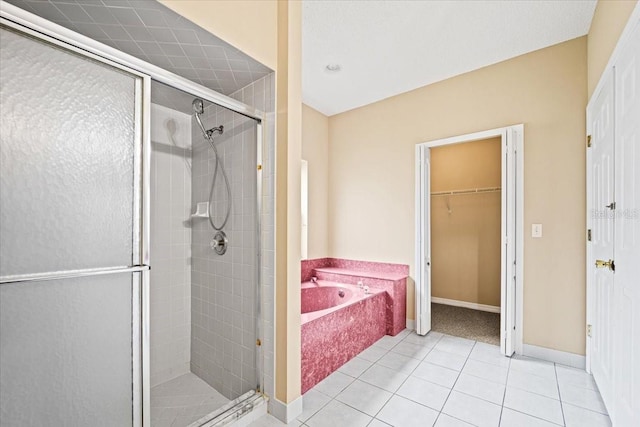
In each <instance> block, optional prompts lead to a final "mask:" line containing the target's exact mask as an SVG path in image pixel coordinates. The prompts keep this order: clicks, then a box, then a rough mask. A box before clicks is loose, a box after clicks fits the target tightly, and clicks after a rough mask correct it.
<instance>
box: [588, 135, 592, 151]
mask: <svg viewBox="0 0 640 427" xmlns="http://www.w3.org/2000/svg"><path fill="white" fill-rule="evenodd" d="M587 148H591V135H587Z"/></svg>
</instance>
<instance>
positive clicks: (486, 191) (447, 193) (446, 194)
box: [431, 187, 502, 196]
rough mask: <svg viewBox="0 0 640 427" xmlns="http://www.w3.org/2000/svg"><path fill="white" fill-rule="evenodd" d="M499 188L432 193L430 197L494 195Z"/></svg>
mask: <svg viewBox="0 0 640 427" xmlns="http://www.w3.org/2000/svg"><path fill="white" fill-rule="evenodd" d="M501 190H502V188H500V187H485V188H470V189H467V190H451V191H434V192H432V193H431V195H432V196H456V195H459V194H476V193H496V192H498V191H501Z"/></svg>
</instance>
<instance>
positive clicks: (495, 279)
mask: <svg viewBox="0 0 640 427" xmlns="http://www.w3.org/2000/svg"><path fill="white" fill-rule="evenodd" d="M501 142H502V141H501V138H500V137H493V138H489V139H483V140H479V141H473V142H465V143H460V144H451V145H444V146H441V147H434V148H432V149H431V194H430V196H429V197H430V199H431V200H430V202H431V330H432V331H436V332H442V333H444V334H447V335H453V336H457V337H461V338H467V339H472V340H474V341H480V342H486V343H488V344H494V345H500V311H501V307H500V306H501V301H500V243H501V242H500V240H501V239H500V225H501V188H502V187H501V182H500V181H501Z"/></svg>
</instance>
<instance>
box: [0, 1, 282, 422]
mask: <svg viewBox="0 0 640 427" xmlns="http://www.w3.org/2000/svg"><path fill="white" fill-rule="evenodd" d="M0 21H1V22H2V23H5V24H6V25H7V26H10V27H12V28H14V29H16V30H19V31H22V32H25V33H27V34H30V35H32V36H34V37H37V38H40V39H43V40H46V41H48V42H50V43H52V44H56V45H59V46H62V47H64V48H66V49H68V50H71V51H73V52H76V53H78V54H81V55H84V56H87V57H89V58H92V59H94V60H97V61H99V62H102V63H105V64H108V65H111V66H113V67H115V68H119V69H122V70H124V71H126V72H128V73H131V74H133V75H136V76H140V77H141V78H142V80H141V81H142V85H141V86H142V87H141V88H140V89H141V93H142V103H141V109H140V111H139V114H140V116H139V117H140V120H141V124H140V125H141V126H140V127H139V131H140V132H141V133H140V135H141V136H142V140H141V144H140V145H141V149H142V152H141V155H140V158H139V160H140V161H141V165H140V166H141V169H140V172H141V173H140V176H139V177H140V179H141V188H142V199H141V201H142V204H141V209H142V213H141V216H140V220H141V224H140V225H141V227H140V233H141V239H140V242H141V245H140V248H139V255H140V259H141V261H140V265H136V266H128V267H123V268H130V269H131V270H126V271H132V272H135V271H141V274H142V280H141V289H140V305H139V307H137V308H138V309H139V310H140V311H139V315H140V322H141V324H140V330H139V334H140V336H139V338H140V339H139V347H138V354H139V355H140V360H141V372H140V378H139V380H138V383H137V384H136V383H134V385H133V387H134V397H135V393H136V392H139V394H140V399H138V402H134V417H135V416H136V414H139V418H138V420H134V425H142V426H143V427H149V426H150V425H151V419H150V418H151V417H150V410H151V399H150V391H151V382H150V356H149V350H150V340H149V338H150V335H149V327H150V317H149V310H150V304H149V269H150V266H149V248H150V244H149V236H150V194H151V182H150V179H151V174H150V167H151V148H150V147H151V134H150V119H151V96H150V95H151V81H152V80H157V81H158V82H160V83H164V84H167V85H169V86H171V87H174V88H176V89H179V90H182V91H184V92H187V93H190V94H192V95H194V96H197V97H199V98H202V99H204V100H206V101H209V102H212V103H214V104H216V105H219V106H221V107H224V108H227V109H229V110H231V111H234V112H236V113H238V114H241V115H243V116H245V117H248V118H251V119H253V120H255V121H256V146H257V158H256V163H257V164H256V181H257V187H256V190H257V191H256V193H257V194H256V198H257V200H256V201H257V205H256V210H257V223H256V237H257V245H256V252H257V253H256V265H257V266H256V306H255V309H256V318H257V320H256V323H257V324H256V374H257V384H256V390H257V391H258V392H259V393H264V369H263V361H264V355H263V343H262V342H261V340H262V336H263V319H262V279H263V277H262V214H263V212H262V208H263V206H262V193H263V182H262V172H263V158H264V126H265V119H266V114H265V113H264V112H263V111H260V110H258V109H256V108H254V107H252V106H250V105H247V104H245V103H243V102H240V101H237V100H235V99H233V98H231V97H228V96H225V95H223V94H221V93H218V92H216V91H214V90H211V89H209V88H207V87H204V86H202V85H200V84H197V83H194V82H192V81H190V80H188V79H186V78H184V77H181V76H179V75H177V74H174V73H171V72H169V71H167V70H165V69H163V68H160V67H158V66H155V65H153V64H150V63H148V62H146V61H143V60H141V59H139V58H136V57H134V56H132V55H129V54H127V53H124V52H121V51H119V50H117V49H114V48H112V47H110V46H107V45H105V44H103V43H100V42H98V41H96V40H93V39H91V38H89V37H86V36H83V35H82V34H79V33H76V32H75V31H72V30H69V29H68V28H65V27H63V26H61V25H58V24H55V23H53V22H51V21H48V20H46V19H44V18H41V17H40V16H37V15H34V14H32V13H30V12H27V11H25V10H23V9H20V8H19V7H16V6H14V5H11V4H9V3H7V2H5V1H2V0H0ZM136 113H138V111H136ZM137 136H138V135H137ZM271 172H273V171H271ZM134 251H135V249H134ZM118 271H121V270H118ZM65 273H67V274H83V275H93V274H109V273H111V272H100V273H98V272H96V271H84V270H83V271H75V272H65ZM65 277H69V276H65ZM26 280H30V279H29V278H26V277H23V278H22V281H26ZM31 280H33V279H31ZM37 280H41V279H37ZM134 310H135V308H134ZM133 314H136V313H133ZM134 354H136V353H135V350H134ZM134 373H135V372H134ZM136 374H137V373H136ZM136 405H137V406H136Z"/></svg>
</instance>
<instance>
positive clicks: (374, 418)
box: [361, 333, 443, 424]
mask: <svg viewBox="0 0 640 427" xmlns="http://www.w3.org/2000/svg"><path fill="white" fill-rule="evenodd" d="M427 335H428V333H427ZM409 336H411V333H409V334H407V335H405V337H404V338H403V339H402V340H400V342H399V343H398V344H396V345H394V346H393V347H391V348H390V349H389V350H387V352H386V353H385V355H384V356H386V355H387V354H389V353H390V352H391V351H392V350H393V349H394V348H395V347H396V346H398V345H400V344H401V343H403V342H404V341H405V340H406V339H407V337H409ZM442 337H443V335H442V336H440V338H438V341H436V344H435V345H437V344H438V342H440V340H441V339H442ZM435 345H434V346H433V347H431V349H429V352H427V354H425V355H424V357H423V358H422V359H420V362H419V363H418V364H417V365H416V367H415V368H413V370H412V371H411V372H410V373H409V374H407V378H406V379H405V380H404V381H403V382H402V384H400V386H398V388H397V389H396V391H394V392H393V393H392V394H391V397H390V398H389V399H388V400H387V401H386V402H385V403H384V405H382V407H381V408H380V409H379V410H378V412H376V414H375V415H374V416H373V418H372V419H371V422H373V420H378V421H381V422H384V421H382V420H380V419H378V418H376V417H377V416H378V414H380V412H381V411H382V410H383V409H384V407H385V406H386V405H387V403H389V401H390V400H391V399H393V396H398V397H400V398H402V399H406V398H405V397H402V396H399V395H397V391H398V390H400V388H401V387H402V386H403V385H404V383H406V382H407V380H408V379H409V378H410V377H411V374H412V373H413V372H415V370H416V369H418V366H420V363H422V362H423V361H424V358H426V357H427V355H428V354H429V353H431V351H432V350H433V349H434V348H435ZM395 354H398V355H400V356H404V357H408V358H409V359H413V358H412V357H410V356H405V355H403V354H400V353H395ZM384 356H382V357H384ZM382 357H381V358H380V359H382ZM380 359H378V360H380ZM414 360H417V359H414ZM376 363H377V362H373V364H372V366H373V365H375V364H376ZM380 366H384V365H380ZM385 367H386V368H388V369H391V368H389V367H387V366H385ZM367 370H368V369H367ZM392 370H394V371H395V369H392ZM365 372H366V371H365ZM399 373H400V374H403V375H404V373H402V372H399ZM363 374H364V372H363ZM361 375H362V374H361ZM361 381H362V380H361ZM363 382H365V383H366V381H363ZM367 384H369V383H367ZM371 385H373V384H371ZM374 387H375V386H374ZM385 391H386V390H385ZM407 400H410V401H411V402H415V401H413V400H411V399H407ZM415 403H417V404H418V405H420V403H418V402H415ZM422 406H424V407H425V408H429V407H428V406H426V405H422ZM429 409H432V408H429ZM436 420H437V417H436ZM371 422H369V424H371ZM385 424H386V423H385ZM434 424H435V422H434Z"/></svg>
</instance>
